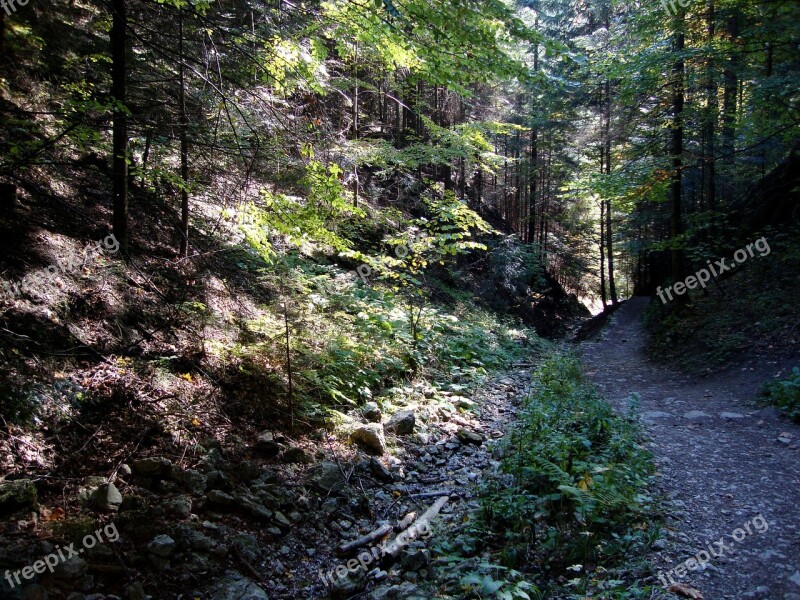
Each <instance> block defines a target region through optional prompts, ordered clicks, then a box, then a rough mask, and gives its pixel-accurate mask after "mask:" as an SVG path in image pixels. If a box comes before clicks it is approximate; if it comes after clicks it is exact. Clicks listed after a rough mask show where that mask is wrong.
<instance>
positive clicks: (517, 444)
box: [441, 354, 657, 599]
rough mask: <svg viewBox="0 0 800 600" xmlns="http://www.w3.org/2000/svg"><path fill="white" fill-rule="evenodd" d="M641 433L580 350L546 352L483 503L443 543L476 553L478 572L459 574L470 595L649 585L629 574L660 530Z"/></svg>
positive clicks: (608, 593) (451, 554)
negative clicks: (590, 373) (597, 385)
mask: <svg viewBox="0 0 800 600" xmlns="http://www.w3.org/2000/svg"><path fill="white" fill-rule="evenodd" d="M639 437H640V432H639V430H638V426H637V425H636V421H635V420H634V418H633V417H626V416H621V415H617V414H616V413H615V412H614V410H613V409H612V407H611V406H610V405H609V404H608V403H606V402H605V401H604V400H603V399H602V398H601V397H600V396H599V395H598V393H597V392H596V390H595V389H594V388H593V387H592V386H591V385H590V384H589V383H587V382H586V381H585V380H584V378H583V375H582V373H581V371H580V365H579V362H578V361H577V360H576V359H575V358H573V357H571V356H566V355H560V354H559V355H555V356H552V357H550V358H548V359H547V360H545V362H544V363H543V364H542V366H541V368H540V369H539V371H538V372H537V374H536V377H535V382H534V386H533V391H532V393H531V394H530V395H529V396H528V397H527V398H526V399H525V400H524V405H523V407H522V409H521V411H520V413H519V415H518V419H517V421H516V426H515V427H514V428H513V429H512V430H511V433H510V435H509V436H508V438H507V440H506V441H505V442H504V443H503V444H502V445H501V446H500V450H501V452H502V461H501V465H500V468H499V470H498V472H497V473H496V474H495V475H493V476H491V477H489V478H488V479H487V480H486V481H485V482H484V484H483V486H482V488H481V490H480V506H481V510H480V512H479V514H478V515H476V519H474V520H472V521H471V522H470V524H469V525H468V526H467V527H465V530H464V532H463V533H462V536H461V537H460V538H459V539H457V540H455V541H454V542H448V543H445V544H443V545H442V546H441V550H442V552H443V553H444V554H445V559H444V560H445V561H449V562H450V563H452V564H456V563H458V562H459V560H463V559H464V558H467V557H474V559H473V563H472V569H471V571H470V572H469V573H466V574H464V573H463V572H462V574H461V576H460V577H459V578H458V579H455V578H453V577H450V581H449V583H450V584H451V587H453V588H455V587H460V594H464V595H459V596H458V597H475V598H478V597H480V598H489V597H496V598H508V599H510V598H530V597H542V598H543V597H563V598H579V597H580V598H583V597H587V596H590V597H593V598H639V597H644V595H645V593H646V590H645V589H642V588H639V587H638V586H637V584H630V583H629V582H630V581H631V580H632V579H633V578H632V577H626V572H627V570H628V569H629V568H631V566H632V565H631V563H632V562H634V561H633V560H632V559H631V557H636V556H641V555H642V554H643V552H642V551H643V549H645V548H646V547H647V546H648V544H649V543H650V542H651V541H653V540H654V539H655V538H656V537H657V527H655V526H654V525H653V523H652V522H651V520H650V514H651V512H652V509H653V500H652V498H651V497H650V496H649V495H648V492H647V487H648V485H649V483H650V481H651V477H652V476H653V464H652V461H651V456H650V454H649V453H648V452H647V451H646V450H644V449H643V448H642V446H641V445H640V442H639ZM481 550H483V552H481ZM634 567H635V565H634Z"/></svg>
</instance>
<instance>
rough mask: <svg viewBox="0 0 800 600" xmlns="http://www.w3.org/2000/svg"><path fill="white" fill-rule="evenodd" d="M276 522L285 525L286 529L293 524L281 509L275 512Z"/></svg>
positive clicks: (279, 525)
mask: <svg viewBox="0 0 800 600" xmlns="http://www.w3.org/2000/svg"><path fill="white" fill-rule="evenodd" d="M275 523H276V524H277V525H278V527H283V528H284V529H289V528H290V527H291V526H292V522H291V521H290V520H289V519H287V518H286V515H284V514H283V513H282V512H280V511H278V512H276V513H275Z"/></svg>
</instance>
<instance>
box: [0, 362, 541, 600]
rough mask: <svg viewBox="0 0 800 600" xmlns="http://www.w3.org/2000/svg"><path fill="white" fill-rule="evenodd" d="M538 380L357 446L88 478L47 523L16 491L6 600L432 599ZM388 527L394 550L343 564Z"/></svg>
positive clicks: (199, 452) (205, 451)
mask: <svg viewBox="0 0 800 600" xmlns="http://www.w3.org/2000/svg"><path fill="white" fill-rule="evenodd" d="M530 371H531V369H530V367H526V366H525V367H520V368H517V369H514V370H512V371H509V372H507V373H506V374H504V375H503V376H501V377H499V378H497V379H494V380H491V381H490V382H489V383H488V384H487V385H486V386H485V387H484V388H483V389H481V390H478V391H476V392H475V393H474V394H473V397H474V398H475V400H472V399H471V398H467V397H464V396H459V395H456V394H454V393H447V392H444V393H442V392H436V391H435V390H433V389H426V388H425V387H424V386H420V387H418V388H417V389H416V390H415V393H416V397H417V398H418V399H419V401H418V402H412V403H410V404H409V405H408V406H406V407H403V408H402V410H399V411H397V412H396V413H395V414H393V415H382V414H381V413H380V411H379V410H378V407H377V406H376V405H368V406H367V407H366V408H365V410H364V411H363V412H362V414H361V415H358V421H360V424H358V423H357V424H356V428H355V431H354V432H353V434H352V438H351V441H352V442H353V443H343V442H342V436H341V434H339V435H334V434H333V433H327V432H325V433H323V434H321V435H319V436H318V439H316V440H305V441H304V442H295V441H293V440H290V439H288V438H286V437H284V436H281V435H279V434H277V433H273V432H269V431H265V432H263V433H261V435H260V436H259V437H258V439H257V440H254V441H253V442H251V443H250V444H246V445H244V444H243V445H237V444H232V445H222V444H220V443H219V442H218V441H216V440H211V439H210V440H207V441H206V442H204V443H201V444H200V446H198V447H197V448H196V449H195V452H194V457H188V456H186V455H183V456H177V455H170V454H169V453H168V452H165V453H162V454H161V455H158V456H140V457H136V458H134V459H132V460H131V461H130V462H129V464H128V463H126V464H124V465H122V466H121V467H120V469H119V470H118V471H117V472H116V473H112V474H110V475H108V474H98V475H97V476H94V477H88V478H86V479H84V480H83V481H82V482H80V485H76V486H74V489H68V490H67V491H66V492H65V497H64V499H63V502H60V503H59V502H58V499H55V498H40V506H39V508H38V510H34V509H33V508H32V505H31V504H30V503H31V501H32V499H33V498H32V493H31V487H32V486H31V485H30V484H28V483H25V482H24V481H20V482H16V483H14V484H13V486H12V484H7V485H6V487H5V488H4V491H2V492H0V494H3V493H5V494H6V495H7V500H8V502H6V504H3V503H2V498H3V496H1V495H0V507H2V508H4V509H5V510H6V511H8V510H11V509H12V508H17V509H21V510H19V511H17V512H16V513H15V514H14V518H12V519H10V520H9V521H7V522H4V523H3V525H2V534H3V535H2V542H0V565H1V566H3V568H4V569H6V568H8V569H10V573H11V579H10V580H4V581H2V582H0V586H3V587H0V597H2V598H25V599H30V598H39V599H41V598H51V599H52V598H56V599H60V598H69V599H70V600H101V599H112V598H125V599H127V600H139V599H144V598H147V597H151V598H209V599H214V600H233V599H237V600H246V599H253V600H255V599H258V598H271V599H272V600H275V599H281V598H287V599H288V598H292V599H295V598H309V599H311V598H328V597H332V598H351V597H354V596H358V597H364V598H373V599H381V598H410V597H414V596H417V597H425V592H422V591H421V590H420V589H419V588H418V587H417V585H416V584H417V583H419V582H420V581H421V580H423V579H425V578H426V575H427V574H428V569H429V567H430V560H431V556H430V551H429V549H428V547H429V546H430V545H431V544H433V543H435V542H436V541H437V540H436V536H437V535H438V536H442V537H444V536H445V535H450V534H451V533H452V532H453V531H455V530H457V529H458V528H459V527H460V526H461V525H462V523H463V522H464V520H465V519H466V515H467V514H468V513H469V512H470V511H471V510H472V509H473V508H474V507H475V505H474V503H473V495H474V492H475V486H474V483H475V482H476V481H478V480H480V479H481V473H482V471H483V470H484V469H486V468H491V466H492V464H493V460H492V458H491V449H492V447H493V445H494V442H495V440H497V439H499V438H501V437H502V436H503V429H504V421H506V420H507V419H508V418H509V417H510V416H511V414H512V411H513V408H512V401H513V400H514V399H516V398H519V397H520V396H521V395H522V394H524V393H525V390H526V386H527V383H528V380H529V376H530ZM412 397H414V394H412ZM339 433H340V432H339ZM494 464H496V463H494ZM445 498H446V501H445V500H444V499H445ZM442 503H444V504H443V505H442ZM55 505H59V506H61V505H63V506H66V507H67V509H66V510H64V509H62V508H59V507H56V508H53V506H55ZM434 505H436V506H437V507H439V506H441V510H440V512H439V513H438V514H436V515H434V516H433V518H432V523H431V526H430V528H421V527H416V533H417V534H419V535H417V536H416V537H417V538H418V539H412V540H410V541H409V542H408V543H407V544H399V545H396V546H395V549H396V550H398V551H397V552H394V554H396V556H394V557H390V556H382V554H383V550H382V549H381V546H382V541H383V540H387V541H389V542H391V541H392V540H393V539H394V537H395V536H397V535H398V534H399V533H400V532H401V531H403V530H404V529H405V528H408V527H409V524H411V523H413V522H414V520H415V519H419V518H420V517H421V516H422V515H423V514H424V513H425V511H426V510H428V509H429V508H430V507H431V506H434ZM48 506H49V507H50V508H47V507H48ZM102 526H106V527H107V528H110V529H109V531H110V530H111V529H113V531H116V532H118V540H116V541H114V536H113V535H109V536H106V539H105V540H103V543H98V544H96V545H94V547H93V548H91V549H84V548H83V539H84V536H85V535H87V534H89V533H91V532H92V531H95V530H97V529H98V527H102ZM382 527H383V529H382V530H381V531H380V532H379V533H382V534H383V535H382V536H381V537H380V538H379V539H376V540H375V541H372V542H370V543H367V544H365V545H363V546H362V547H360V548H358V549H356V550H354V551H351V552H346V553H342V552H340V551H339V546H340V545H342V544H345V543H347V542H352V541H354V540H356V539H358V538H359V537H361V536H364V535H365V534H369V533H370V532H374V531H376V530H379V529H380V528H382ZM412 531H414V529H412ZM110 532H111V531H110ZM421 532H422V533H424V534H425V535H422V533H421ZM111 533H113V532H111ZM411 537H412V538H413V537H414V535H413V534H412V536H411ZM423 538H424V539H423ZM64 539H66V540H67V541H68V542H69V541H72V542H74V543H75V545H74V550H76V551H78V554H77V555H76V556H74V557H71V558H70V557H69V556H68V555H65V557H66V558H68V560H66V561H58V564H57V565H55V567H54V572H52V573H50V572H49V570H45V572H44V573H42V574H35V573H34V574H33V576H32V577H31V578H28V579H25V573H24V572H23V573H21V574H20V575H19V579H20V584H19V585H17V584H16V581H15V580H14V572H15V571H17V570H20V569H23V568H25V567H26V566H27V565H34V564H35V563H36V561H37V560H39V559H42V558H43V557H44V556H46V555H48V554H50V553H53V552H54V551H56V550H57V547H56V543H58V542H61V540H64ZM61 544H62V545H63V544H64V542H61ZM365 552H367V553H368V554H365ZM359 555H360V558H361V561H362V562H361V563H359V562H358V558H356V557H358V556H359ZM370 555H371V556H372V558H369V557H370ZM348 561H350V562H349V563H348ZM54 562H55V559H54ZM362 565H363V566H362ZM337 567H338V568H339V570H338V572H337ZM348 567H349V569H348ZM31 573H32V571H31V572H29V573H28V574H31ZM342 574H344V575H345V576H344V577H339V575H342ZM9 581H10V582H11V583H14V586H13V588H11V587H10V586H9Z"/></svg>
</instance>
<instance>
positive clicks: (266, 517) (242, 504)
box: [235, 496, 272, 521]
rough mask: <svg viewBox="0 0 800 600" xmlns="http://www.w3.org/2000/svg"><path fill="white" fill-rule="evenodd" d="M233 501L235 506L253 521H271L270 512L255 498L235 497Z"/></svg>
mask: <svg viewBox="0 0 800 600" xmlns="http://www.w3.org/2000/svg"><path fill="white" fill-rule="evenodd" d="M235 501H236V504H238V505H239V508H241V509H242V510H244V511H245V512H246V513H248V514H249V515H250V516H251V517H253V518H254V519H258V520H260V521H271V520H272V511H271V510H269V509H268V508H265V507H264V506H263V505H262V504H261V503H260V502H258V501H257V500H256V499H255V498H253V497H249V496H237V497H236V499H235Z"/></svg>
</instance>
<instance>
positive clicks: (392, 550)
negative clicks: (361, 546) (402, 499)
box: [384, 496, 450, 558]
mask: <svg viewBox="0 0 800 600" xmlns="http://www.w3.org/2000/svg"><path fill="white" fill-rule="evenodd" d="M449 499H450V498H449V497H448V496H442V497H441V498H439V499H438V500H437V501H436V502H435V503H434V504H433V506H431V507H430V508H429V509H428V510H426V511H425V512H424V513H423V514H422V516H421V517H420V518H419V519H417V520H416V521H414V524H413V525H411V527H409V528H408V529H405V530H404V531H402V532H401V533H400V534H398V536H397V537H396V538H394V540H393V541H392V542H391V543H390V544H387V545H386V548H385V553H384V557H387V558H388V557H391V558H397V557H398V556H399V555H400V553H401V552H402V551H403V549H404V548H405V547H406V546H408V544H409V543H410V542H411V541H413V540H415V539H417V538H418V537H420V534H421V533H425V532H429V531H430V523H431V519H433V518H434V517H435V516H436V515H438V514H439V511H440V510H442V507H443V506H444V505H445V504H446V503H447V501H448V500H449Z"/></svg>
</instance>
